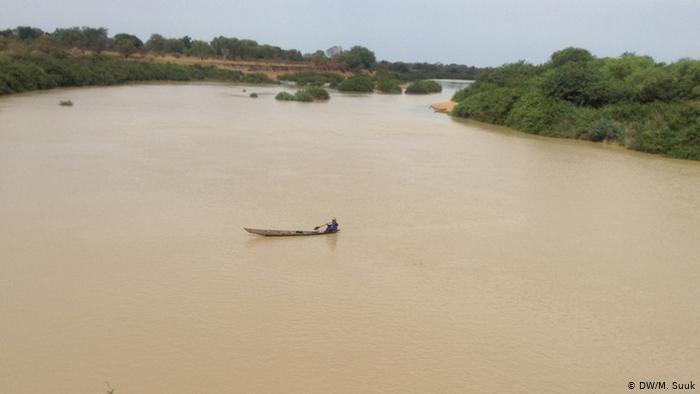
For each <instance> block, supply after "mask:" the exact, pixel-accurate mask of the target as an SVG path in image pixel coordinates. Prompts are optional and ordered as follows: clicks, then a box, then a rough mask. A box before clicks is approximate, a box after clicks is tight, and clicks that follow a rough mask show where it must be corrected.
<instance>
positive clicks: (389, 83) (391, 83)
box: [376, 77, 401, 94]
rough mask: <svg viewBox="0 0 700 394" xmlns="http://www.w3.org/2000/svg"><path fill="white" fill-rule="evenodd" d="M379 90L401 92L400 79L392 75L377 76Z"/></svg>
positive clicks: (390, 92)
mask: <svg viewBox="0 0 700 394" xmlns="http://www.w3.org/2000/svg"><path fill="white" fill-rule="evenodd" d="M376 80H377V82H376V85H377V90H379V91H380V92H382V93H389V94H401V86H399V83H400V82H399V80H398V79H395V78H391V77H378V78H376Z"/></svg>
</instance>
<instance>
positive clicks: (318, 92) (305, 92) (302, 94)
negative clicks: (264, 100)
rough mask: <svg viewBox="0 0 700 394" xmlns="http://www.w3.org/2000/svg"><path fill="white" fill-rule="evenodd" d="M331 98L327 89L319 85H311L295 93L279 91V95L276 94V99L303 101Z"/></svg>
mask: <svg viewBox="0 0 700 394" xmlns="http://www.w3.org/2000/svg"><path fill="white" fill-rule="evenodd" d="M330 98H331V97H330V95H329V94H328V92H327V91H326V89H323V88H321V87H318V86H309V87H307V88H304V89H300V90H297V92H296V93H294V94H291V93H288V92H279V93H277V96H275V99H276V100H280V101H301V102H306V103H310V102H312V101H316V100H328V99H330Z"/></svg>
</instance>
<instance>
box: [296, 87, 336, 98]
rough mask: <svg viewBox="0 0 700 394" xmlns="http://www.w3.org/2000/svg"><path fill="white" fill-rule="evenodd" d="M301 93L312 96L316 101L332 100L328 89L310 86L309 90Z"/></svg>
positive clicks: (305, 89) (306, 89)
mask: <svg viewBox="0 0 700 394" xmlns="http://www.w3.org/2000/svg"><path fill="white" fill-rule="evenodd" d="M301 91H303V92H306V93H308V94H309V95H311V97H313V99H314V100H330V98H331V96H330V95H329V94H328V91H327V90H326V89H324V88H321V87H318V86H309V87H308V88H304V89H302V90H301Z"/></svg>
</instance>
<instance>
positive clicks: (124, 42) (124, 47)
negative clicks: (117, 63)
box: [114, 33, 143, 57]
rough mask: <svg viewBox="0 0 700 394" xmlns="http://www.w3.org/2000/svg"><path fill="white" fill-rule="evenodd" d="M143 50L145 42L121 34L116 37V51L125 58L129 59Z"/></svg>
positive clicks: (129, 35)
mask: <svg viewBox="0 0 700 394" xmlns="http://www.w3.org/2000/svg"><path fill="white" fill-rule="evenodd" d="M141 49H143V42H141V40H140V39H139V38H138V37H136V36H134V35H131V34H125V33H120V34H117V35H115V36H114V50H116V51H117V52H119V53H121V54H122V55H124V57H129V55H132V54H134V53H136V52H138V51H140V50H141Z"/></svg>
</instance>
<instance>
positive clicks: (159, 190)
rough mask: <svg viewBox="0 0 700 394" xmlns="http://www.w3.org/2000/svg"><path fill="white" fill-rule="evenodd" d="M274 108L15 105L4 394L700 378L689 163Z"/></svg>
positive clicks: (335, 104) (115, 98) (363, 114)
mask: <svg viewBox="0 0 700 394" xmlns="http://www.w3.org/2000/svg"><path fill="white" fill-rule="evenodd" d="M242 89H247V92H246V93H243V92H242ZM280 90H282V88H281V87H259V86H230V85H223V84H181V85H167V84H162V85H157V84H156V85H130V86H121V87H109V88H84V89H66V90H54V91H50V92H41V93H32V94H24V95H17V96H12V97H5V98H2V99H0V223H2V225H1V226H0V392H3V393H18V394H23V393H48V392H52V393H101V392H105V391H106V385H105V383H104V382H105V381H108V382H109V383H110V385H111V386H112V387H114V388H115V393H120V394H121V393H166V392H167V393H230V392H246V393H252V392H261V393H310V392H317V393H321V392H344V393H357V392H395V393H409V392H410V393H427V392H440V393H462V392H623V391H627V384H628V382H629V381H640V380H642V379H644V380H667V381H668V382H669V383H668V384H669V385H670V383H671V382H672V381H674V380H677V381H686V380H690V379H695V381H696V382H697V381H698V380H700V305H699V304H698V300H699V299H700V287H699V286H698V284H699V283H700V163H697V162H690V161H680V160H672V159H666V158H661V157H656V156H651V155H645V154H639V153H634V152H629V151H625V150H622V149H617V148H611V147H604V146H601V145H595V144H590V143H585V142H576V141H563V140H553V139H545V138H537V137H531V136H527V135H524V134H520V133H515V132H511V131H508V130H504V129H499V128H494V127H489V126H486V125H483V124H478V123H474V122H467V121H456V120H453V119H450V118H449V117H448V116H446V115H444V114H435V113H433V112H432V111H431V110H430V109H429V108H428V107H429V105H430V104H431V103H434V102H439V101H446V100H447V99H448V98H449V96H450V93H451V92H450V91H446V92H445V93H443V94H441V95H432V96H405V95H402V96H392V95H344V94H340V93H337V92H333V93H332V96H333V97H332V99H331V100H330V102H328V103H314V104H304V103H289V102H277V101H275V100H274V98H273V97H274V94H275V93H277V92H278V91H280ZM251 91H255V92H258V93H259V94H260V97H259V98H258V99H250V98H249V97H248V94H249V93H250V92H251ZM62 99H70V100H72V101H73V102H74V103H75V105H74V106H73V107H70V108H66V107H60V106H59V105H58V102H59V100H62ZM331 216H335V217H337V218H338V221H339V222H340V226H341V228H342V231H341V232H340V233H339V234H336V235H328V236H319V237H302V238H278V239H268V238H262V237H256V236H253V235H250V234H247V233H245V232H244V231H243V230H242V227H244V226H245V227H257V228H280V229H309V228H312V227H314V226H315V225H318V224H320V223H322V222H323V221H324V220H326V219H328V218H330V217H331Z"/></svg>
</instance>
